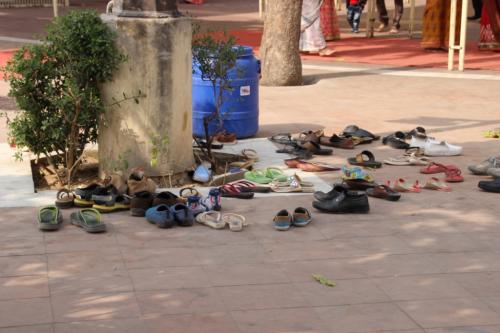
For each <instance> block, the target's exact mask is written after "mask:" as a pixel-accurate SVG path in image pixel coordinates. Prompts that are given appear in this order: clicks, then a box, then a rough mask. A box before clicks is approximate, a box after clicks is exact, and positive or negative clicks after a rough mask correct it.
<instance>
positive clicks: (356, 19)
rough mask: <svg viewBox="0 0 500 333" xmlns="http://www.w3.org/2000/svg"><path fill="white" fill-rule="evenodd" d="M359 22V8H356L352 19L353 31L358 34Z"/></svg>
mask: <svg viewBox="0 0 500 333" xmlns="http://www.w3.org/2000/svg"><path fill="white" fill-rule="evenodd" d="M360 21H361V7H360V6H356V8H355V11H354V17H353V30H354V32H359V22H360Z"/></svg>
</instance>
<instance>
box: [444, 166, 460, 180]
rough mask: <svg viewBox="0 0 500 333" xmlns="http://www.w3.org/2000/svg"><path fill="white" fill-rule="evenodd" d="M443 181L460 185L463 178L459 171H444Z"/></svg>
mask: <svg viewBox="0 0 500 333" xmlns="http://www.w3.org/2000/svg"><path fill="white" fill-rule="evenodd" d="M444 174H445V176H446V177H445V179H444V180H445V181H447V182H448V183H460V182H463V181H464V177H463V176H462V171H460V169H446V170H445V171H444Z"/></svg>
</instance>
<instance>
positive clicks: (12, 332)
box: [0, 324, 54, 333]
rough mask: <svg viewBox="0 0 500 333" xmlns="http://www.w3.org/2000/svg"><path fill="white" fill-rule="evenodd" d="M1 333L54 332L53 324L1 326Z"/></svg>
mask: <svg viewBox="0 0 500 333" xmlns="http://www.w3.org/2000/svg"><path fill="white" fill-rule="evenodd" d="M0 333H54V331H53V329H52V325H51V324H44V325H30V326H14V327H6V328H0Z"/></svg>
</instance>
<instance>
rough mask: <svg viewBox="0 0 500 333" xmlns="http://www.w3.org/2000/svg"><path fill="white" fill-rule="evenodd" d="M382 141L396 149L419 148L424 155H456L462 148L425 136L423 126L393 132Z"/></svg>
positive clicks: (460, 152)
mask: <svg viewBox="0 0 500 333" xmlns="http://www.w3.org/2000/svg"><path fill="white" fill-rule="evenodd" d="M407 140H410V142H409V143H408V142H407ZM382 143H383V144H386V145H389V146H391V147H393V148H396V149H409V148H420V149H422V150H423V152H424V155H426V156H457V155H460V154H462V150H463V149H462V147H460V146H457V145H452V144H450V143H448V142H446V141H441V140H436V139H435V138H432V137H430V136H427V133H426V131H425V129H424V128H423V127H416V128H415V129H413V130H411V131H409V132H402V131H397V132H394V133H393V134H390V135H388V136H386V137H384V138H383V139H382Z"/></svg>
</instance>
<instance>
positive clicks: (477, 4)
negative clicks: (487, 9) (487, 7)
mask: <svg viewBox="0 0 500 333" xmlns="http://www.w3.org/2000/svg"><path fill="white" fill-rule="evenodd" d="M472 8H474V16H475V17H481V13H482V12H483V0H472Z"/></svg>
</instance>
